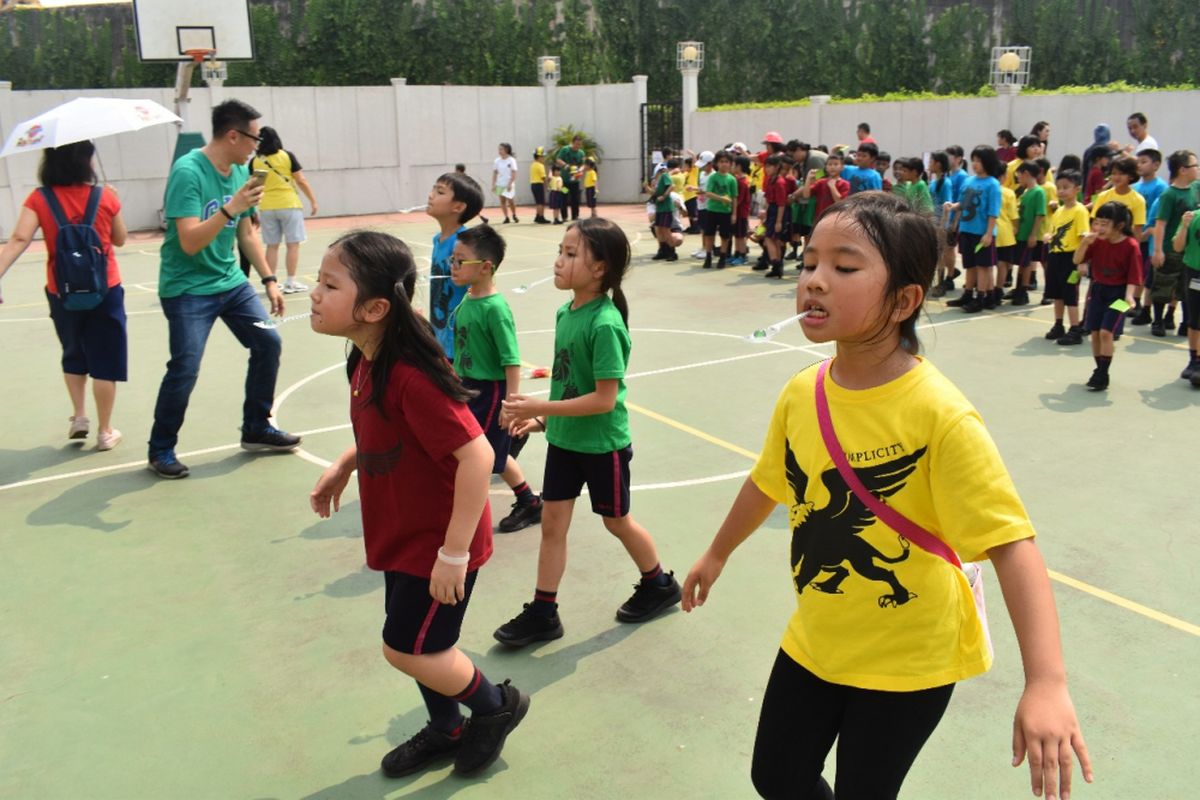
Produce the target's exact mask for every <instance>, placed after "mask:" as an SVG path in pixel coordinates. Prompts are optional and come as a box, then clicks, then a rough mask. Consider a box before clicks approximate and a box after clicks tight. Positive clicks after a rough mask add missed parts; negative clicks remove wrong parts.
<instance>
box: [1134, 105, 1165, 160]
mask: <svg viewBox="0 0 1200 800" xmlns="http://www.w3.org/2000/svg"><path fill="white" fill-rule="evenodd" d="M1125 130H1127V131H1129V135H1130V136H1132V137H1133V143H1132V144H1127V145H1125V154H1126V155H1132V156H1136V155H1137V154H1138V153H1140V152H1142V151H1143V150H1157V151H1158V152H1160V153H1161V152H1162V148H1161V147H1159V146H1158V140H1157V139H1155V138H1154V137H1153V136H1151V135H1150V120H1148V119H1146V115H1145V114H1143V113H1142V112H1140V111H1135V112H1133V113H1132V114H1130V115H1129V119H1127V120H1125Z"/></svg>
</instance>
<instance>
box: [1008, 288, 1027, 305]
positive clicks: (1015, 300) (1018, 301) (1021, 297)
mask: <svg viewBox="0 0 1200 800" xmlns="http://www.w3.org/2000/svg"><path fill="white" fill-rule="evenodd" d="M1012 294H1013V296H1012V304H1013V305H1014V306H1027V305H1029V292H1028V291H1026V290H1025V289H1014V290H1013V293H1012Z"/></svg>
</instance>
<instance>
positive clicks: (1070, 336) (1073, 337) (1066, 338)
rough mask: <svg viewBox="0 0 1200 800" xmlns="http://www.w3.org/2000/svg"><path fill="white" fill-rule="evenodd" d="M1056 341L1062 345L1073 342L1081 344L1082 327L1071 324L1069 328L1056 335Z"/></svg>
mask: <svg viewBox="0 0 1200 800" xmlns="http://www.w3.org/2000/svg"><path fill="white" fill-rule="evenodd" d="M1058 343H1059V344H1061V345H1063V346H1064V347H1066V346H1068V345H1073V344H1083V329H1082V328H1080V327H1079V326H1078V325H1072V326H1071V330H1069V331H1067V332H1066V333H1064V334H1063V335H1062V336H1060V337H1058Z"/></svg>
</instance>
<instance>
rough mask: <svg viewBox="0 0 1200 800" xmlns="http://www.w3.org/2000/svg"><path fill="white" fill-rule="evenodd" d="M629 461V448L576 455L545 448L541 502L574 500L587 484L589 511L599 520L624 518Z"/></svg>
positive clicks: (631, 457) (630, 449)
mask: <svg viewBox="0 0 1200 800" xmlns="http://www.w3.org/2000/svg"><path fill="white" fill-rule="evenodd" d="M632 460H633V446H632V445H630V446H629V447H625V448H623V449H621V450H613V451H612V452H610V453H579V452H576V451H574V450H564V449H563V448H561V447H557V446H555V445H552V444H547V446H546V474H545V477H543V479H542V500H549V501H554V500H574V499H575V498H576V497H579V495H580V493H581V491H582V489H583V486H584V484H587V488H588V496H589V497H591V500H592V511H594V512H596V513H597V514H599V515H600V516H602V517H616V518H620V517H624V516H625V515H627V514H628V513H629V462H630V461H632Z"/></svg>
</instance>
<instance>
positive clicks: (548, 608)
mask: <svg viewBox="0 0 1200 800" xmlns="http://www.w3.org/2000/svg"><path fill="white" fill-rule="evenodd" d="M529 610H530V611H532V612H533V613H535V614H540V615H541V616H543V617H548V616H550V615H551V614H553V613H554V612H555V611H557V610H558V592H547V591H543V590H542V589H534V590H533V602H532V603H530V604H529Z"/></svg>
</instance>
